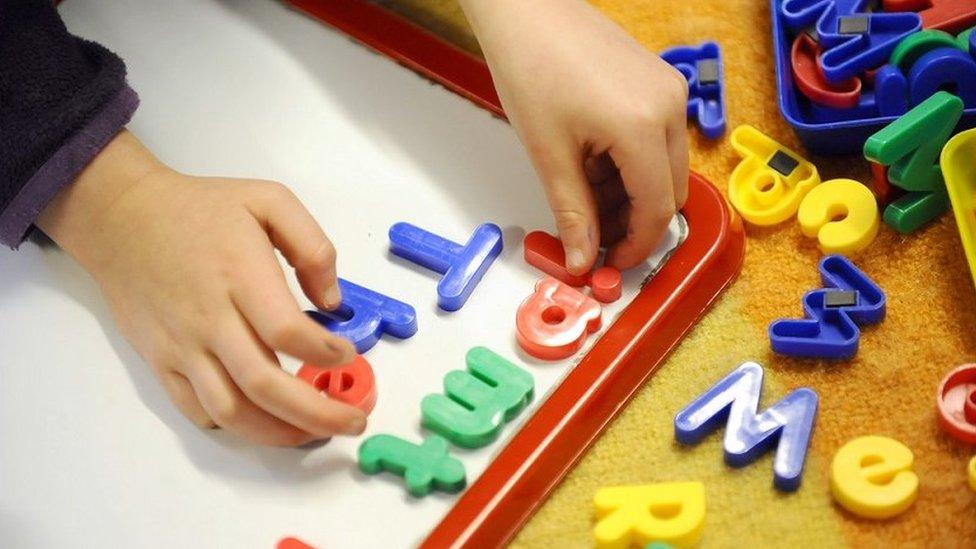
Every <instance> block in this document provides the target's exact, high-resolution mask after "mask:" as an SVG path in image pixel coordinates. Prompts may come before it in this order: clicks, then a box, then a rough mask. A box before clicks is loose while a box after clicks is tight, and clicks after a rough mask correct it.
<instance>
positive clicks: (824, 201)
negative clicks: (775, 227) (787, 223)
mask: <svg viewBox="0 0 976 549" xmlns="http://www.w3.org/2000/svg"><path fill="white" fill-rule="evenodd" d="M796 219H797V221H799V222H800V228H801V229H802V230H803V234H805V235H806V236H808V237H810V238H816V239H817V242H819V243H820V250H821V251H823V252H824V253H828V254H829V253H841V254H853V253H855V252H859V251H861V250H863V249H864V248H867V247H868V246H869V245H870V244H871V242H874V237H876V236H878V229H879V228H880V227H881V219H880V217H879V215H878V203H877V201H876V200H875V198H874V194H873V193H872V192H871V190H870V189H868V188H867V187H865V186H864V185H862V184H860V183H858V182H857V181H854V180H853V179H831V180H830V181H825V182H823V183H821V184H820V185H818V186H816V187H814V188H813V190H811V191H810V192H809V193H807V195H806V196H805V197H804V198H803V201H802V202H801V203H800V209H799V211H798V212H797V216H796Z"/></svg>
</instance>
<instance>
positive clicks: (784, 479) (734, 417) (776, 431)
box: [674, 362, 818, 492]
mask: <svg viewBox="0 0 976 549" xmlns="http://www.w3.org/2000/svg"><path fill="white" fill-rule="evenodd" d="M762 384H763V369H762V366H760V365H758V364H756V363H755V362H746V363H745V364H743V365H742V366H739V367H738V368H736V369H735V370H733V371H732V373H730V374H729V375H727V376H725V378H724V379H722V380H721V381H719V382H718V383H716V384H715V385H714V386H713V387H712V388H710V389H709V390H708V391H705V393H704V394H702V395H701V396H699V397H698V398H696V399H695V400H694V401H693V402H692V403H691V404H689V405H688V406H686V407H685V409H684V410H681V411H680V412H678V415H676V416H675V417H674V434H675V437H676V438H677V439H678V442H681V443H682V444H696V443H698V442H700V441H701V440H702V439H703V438H705V437H706V436H707V435H708V434H709V433H711V432H712V431H714V430H716V429H718V428H719V427H721V426H722V425H723V424H725V425H726V430H725V462H726V463H728V464H729V465H731V466H732V467H743V466H745V465H748V464H749V463H751V462H753V461H754V460H755V459H756V458H758V457H759V456H760V455H762V454H763V453H765V452H766V451H767V450H769V449H770V448H772V447H773V446H776V447H777V448H776V457H775V458H774V460H773V477H774V480H773V484H775V485H776V487H777V488H779V489H780V490H783V491H787V492H792V491H794V490H796V489H797V488H799V487H800V480H801V478H802V476H803V462H804V460H805V459H806V455H807V448H808V447H809V445H810V434H811V432H812V430H813V421H814V419H815V418H816V416H817V400H818V399H817V393H815V392H813V391H812V390H811V389H807V388H805V387H804V388H800V389H797V390H795V391H793V392H792V393H790V394H788V395H786V396H785V397H783V399H782V400H780V401H779V402H777V403H776V404H774V405H772V406H770V407H769V409H767V410H765V411H764V412H763V413H762V414H758V415H757V413H756V412H757V410H758V408H759V395H760V393H762Z"/></svg>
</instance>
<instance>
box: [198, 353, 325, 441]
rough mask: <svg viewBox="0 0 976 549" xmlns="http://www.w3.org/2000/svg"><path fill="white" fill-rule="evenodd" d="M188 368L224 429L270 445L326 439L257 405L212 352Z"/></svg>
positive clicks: (203, 402)
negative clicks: (297, 426) (274, 415)
mask: <svg viewBox="0 0 976 549" xmlns="http://www.w3.org/2000/svg"><path fill="white" fill-rule="evenodd" d="M186 371H187V374H188V376H189V380H190V383H191V384H192V386H193V390H194V391H195V392H196V394H197V396H198V397H199V399H200V404H201V405H202V406H203V408H204V409H205V410H206V412H207V414H208V415H209V416H210V417H212V418H213V420H214V422H216V423H217V425H219V426H220V427H221V428H222V429H224V430H227V431H230V432H231V433H234V434H235V435H238V436H240V437H241V438H244V439H246V440H249V441H251V442H254V443H256V444H265V445H270V446H300V445H302V444H306V443H308V442H311V441H313V440H317V439H319V438H325V437H321V436H316V435H313V434H311V433H308V432H306V431H303V430H301V429H298V428H296V427H295V426H293V425H289V424H288V423H286V422H284V421H282V420H280V419H278V418H276V417H273V416H272V415H270V414H268V413H267V412H265V411H264V410H261V409H260V408H258V407H257V406H255V405H254V404H253V403H252V402H250V401H249V400H248V399H247V398H246V397H245V396H244V394H243V393H242V392H241V390H240V389H239V388H238V387H237V386H236V385H235V384H234V383H233V381H231V379H230V377H229V376H228V375H227V371H226V370H225V368H224V365H222V364H221V363H220V362H219V361H218V360H217V359H216V358H215V357H213V356H212V355H205V356H202V357H200V359H199V360H197V361H196V362H194V363H193V364H192V365H191V366H190V367H188V368H187V369H186Z"/></svg>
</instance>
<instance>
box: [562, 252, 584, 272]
mask: <svg viewBox="0 0 976 549" xmlns="http://www.w3.org/2000/svg"><path fill="white" fill-rule="evenodd" d="M566 266H567V267H569V268H570V269H582V268H583V267H585V266H586V256H585V255H584V254H583V250H580V249H579V248H572V249H570V250H569V253H568V254H567V255H566Z"/></svg>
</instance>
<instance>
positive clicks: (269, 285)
mask: <svg viewBox="0 0 976 549" xmlns="http://www.w3.org/2000/svg"><path fill="white" fill-rule="evenodd" d="M244 253H246V254H248V256H247V257H246V259H245V261H246V264H247V265H248V266H249V268H250V272H248V273H247V276H246V277H241V278H239V279H238V280H237V281H236V283H235V285H234V287H233V288H232V289H231V300H232V301H233V303H234V306H235V307H237V310H238V311H240V313H241V315H243V316H244V318H245V319H247V323H248V324H249V325H250V326H252V327H253V328H254V330H255V331H256V332H257V334H258V336H259V337H260V338H261V341H263V342H264V345H265V346H267V347H270V348H272V349H274V350H276V351H279V352H282V353H285V354H287V355H290V356H293V357H295V358H298V359H300V360H303V361H305V362H311V363H312V364H318V365H320V366H331V365H337V364H345V363H347V362H350V361H352V359H353V358H355V349H354V348H353V346H352V344H351V343H350V342H349V341H348V340H346V339H344V338H342V337H339V336H337V335H335V334H333V333H331V332H329V331H328V330H326V329H325V328H323V327H322V326H320V325H319V324H317V323H316V322H315V321H314V320H312V319H311V318H309V317H308V316H307V315H306V314H305V313H303V312H302V311H301V309H299V308H298V302H296V301H295V297H294V296H293V295H292V294H291V292H290V291H289V290H288V285H287V283H286V282H285V276H284V273H283V272H282V271H281V266H280V265H279V264H278V261H277V259H276V258H275V255H274V251H273V250H272V249H271V246H270V245H269V246H264V247H261V246H256V247H254V248H252V249H250V250H247V251H246V252H244Z"/></svg>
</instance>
